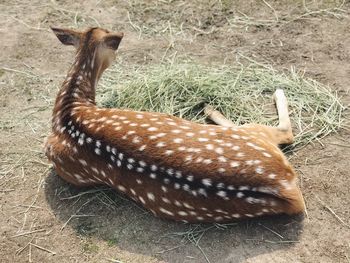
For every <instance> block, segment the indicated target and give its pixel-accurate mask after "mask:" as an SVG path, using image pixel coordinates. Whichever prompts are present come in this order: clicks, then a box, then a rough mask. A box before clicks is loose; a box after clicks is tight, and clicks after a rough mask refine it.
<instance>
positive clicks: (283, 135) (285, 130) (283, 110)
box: [204, 89, 294, 145]
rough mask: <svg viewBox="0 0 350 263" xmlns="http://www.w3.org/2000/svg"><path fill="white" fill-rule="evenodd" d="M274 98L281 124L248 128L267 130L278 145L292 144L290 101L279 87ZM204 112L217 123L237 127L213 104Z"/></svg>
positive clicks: (248, 126)
mask: <svg viewBox="0 0 350 263" xmlns="http://www.w3.org/2000/svg"><path fill="white" fill-rule="evenodd" d="M273 99H274V101H275V103H276V108H277V113H278V120H279V124H278V126H277V127H271V126H266V125H258V124H246V125H244V126H245V127H246V128H250V129H252V130H253V129H254V130H259V131H262V132H265V133H266V135H267V136H268V137H269V139H270V140H271V141H272V142H273V143H274V144H276V145H278V144H291V143H293V141H294V136H293V132H292V125H291V122H290V118H289V114H288V101H287V98H286V96H285V95H284V92H283V90H282V89H277V90H276V92H275V93H274V94H273ZM204 113H205V114H206V115H207V116H208V117H209V118H210V119H211V120H212V121H213V122H215V123H216V124H218V125H221V126H225V127H236V125H235V124H234V123H233V122H232V121H230V120H228V119H227V118H226V117H225V116H224V115H222V114H221V113H220V112H219V111H217V110H214V109H213V107H212V106H210V105H207V106H206V107H205V108H204Z"/></svg>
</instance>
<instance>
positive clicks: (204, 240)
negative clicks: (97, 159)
mask: <svg viewBox="0 0 350 263" xmlns="http://www.w3.org/2000/svg"><path fill="white" fill-rule="evenodd" d="M45 195H46V199H47V201H48V203H49V205H50V206H51V209H52V210H53V212H54V214H55V215H56V216H57V217H58V218H59V220H61V221H62V227H63V228H65V227H71V228H73V229H74V230H75V231H76V232H77V233H78V234H79V235H83V236H94V237H97V238H99V239H102V240H104V241H106V242H107V244H108V245H109V246H118V247H119V248H121V249H124V250H127V251H129V252H132V253H138V254H144V255H151V256H155V257H157V258H159V259H163V260H166V261H169V262H174V261H173V260H172V259H174V258H176V259H177V260H179V259H182V260H180V261H176V262H205V257H207V258H208V259H209V260H210V262H242V261H243V260H246V259H247V258H253V257H256V256H258V255H261V254H265V253H271V251H274V250H285V249H287V248H290V247H291V246H293V245H294V244H295V243H297V242H298V239H299V235H300V234H301V232H302V217H287V216H278V217H269V218H260V219H255V220H249V221H244V222H237V223H233V224H230V225H210V224H202V225H188V224H183V223H176V222H170V221H165V220H162V219H158V218H155V217H154V216H153V215H152V214H150V213H148V212H147V211H145V210H144V209H143V208H141V207H139V206H138V205H136V204H135V203H134V202H132V201H130V200H128V199H126V198H125V197H123V196H121V195H118V194H117V193H116V192H115V191H114V190H112V189H108V188H107V187H94V188H77V187H74V186H72V185H70V184H68V183H66V182H65V181H63V180H62V179H61V178H60V177H59V176H57V175H56V174H55V172H54V171H51V172H50V173H49V176H48V177H47V178H46V187H45ZM191 241H192V242H191ZM197 241H199V242H198V245H199V247H198V246H196V245H195V242H197Z"/></svg>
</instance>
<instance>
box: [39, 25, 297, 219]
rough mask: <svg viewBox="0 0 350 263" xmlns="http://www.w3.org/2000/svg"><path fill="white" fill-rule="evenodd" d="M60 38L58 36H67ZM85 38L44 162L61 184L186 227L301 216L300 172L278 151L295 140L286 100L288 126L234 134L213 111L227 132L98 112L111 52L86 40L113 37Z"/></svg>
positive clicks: (95, 33)
mask: <svg viewBox="0 0 350 263" xmlns="http://www.w3.org/2000/svg"><path fill="white" fill-rule="evenodd" d="M56 30H57V29H56ZM62 32H63V33H62ZM89 32H90V33H89ZM68 33H72V32H71V31H69V32H68ZM56 34H58V36H59V38H60V36H62V35H63V34H67V31H59V32H56ZM59 34H61V35H59ZM75 34H76V33H75ZM80 34H81V35H80V38H81V39H80V42H79V49H78V55H77V57H76V62H75V63H74V65H73V67H72V69H71V70H70V73H69V74H68V76H67V79H66V81H65V82H64V84H63V87H62V89H61V90H60V92H59V94H58V96H57V99H56V104H55V108H54V112H53V134H52V135H51V136H50V137H49V138H48V141H47V143H46V152H47V156H48V158H49V159H50V161H51V162H52V163H53V164H54V167H55V169H56V171H57V173H58V174H59V175H60V176H61V177H62V178H64V179H65V180H67V181H68V182H70V183H72V184H75V185H79V186H87V185H95V184H107V185H109V186H111V187H113V188H115V189H116V190H117V191H119V192H122V193H123V194H125V195H127V196H129V197H130V198H131V199H133V200H134V201H136V202H138V203H140V204H141V205H143V206H144V207H145V208H147V209H149V210H150V211H152V213H153V214H155V215H157V216H160V217H164V218H169V219H174V220H182V221H185V222H198V221H200V222H214V221H217V222H225V221H231V220H234V219H237V218H246V217H255V216H261V215H271V214H277V213H287V214H295V213H300V212H302V211H303V210H304V202H303V198H302V195H301V192H300V190H299V188H298V187H297V185H296V173H295V172H294V170H293V168H292V167H291V165H290V164H289V163H288V161H287V160H286V158H285V157H284V155H283V153H282V152H281V151H280V150H279V148H278V144H279V143H286V142H287V143H288V142H289V143H290V142H291V141H292V138H293V137H292V134H291V129H290V123H289V119H283V118H285V114H286V112H285V111H286V105H285V107H284V106H283V105H284V104H283V102H284V101H283V100H284V99H285V97H284V96H282V95H283V93H281V92H280V93H278V94H277V95H276V102H277V108H278V109H279V110H280V111H281V112H279V113H281V114H282V115H283V116H280V120H281V122H282V124H281V125H282V126H285V127H282V126H281V127H278V128H274V127H268V126H263V125H256V124H250V125H244V126H240V127H235V126H233V125H232V124H231V123H230V122H229V121H227V120H226V119H224V118H223V116H222V115H220V114H219V113H218V112H216V111H213V110H211V109H209V108H208V109H207V114H208V115H209V116H210V117H211V118H212V119H213V120H214V121H216V122H217V123H219V124H222V125H226V126H217V125H202V124H197V123H193V122H189V121H186V120H183V119H180V118H177V117H174V116H170V115H166V114H161V113H149V112H135V111H130V110H117V109H102V108H98V107H97V106H96V105H95V86H96V83H97V80H98V79H99V77H100V76H101V74H102V72H103V70H104V69H105V68H106V67H108V65H109V64H110V63H111V61H110V58H109V57H107V58H106V57H105V54H108V52H109V51H108V52H107V53H106V51H105V50H102V51H101V50H99V49H98V48H96V47H95V49H93V50H90V49H89V48H88V49H87V50H86V48H85V49H84V45H88V46H89V47H91V46H92V47H93V44H91V43H90V42H88V40H87V36H86V35H87V34H90V37H91V38H94V37H95V38H98V37H100V38H101V36H103V37H104V36H105V35H108V34H109V32H106V31H103V30H102V29H90V30H89V31H86V32H85V33H84V34H83V33H80ZM119 38H120V39H121V36H120V35H119ZM60 40H61V41H62V39H61V38H60ZM84 41H85V42H84ZM119 41H120V40H119ZM62 42H64V41H62ZM112 44H115V43H113V42H112ZM118 44H119V42H118ZM114 47H115V46H114ZM113 49H114V48H113ZM84 50H85V52H83V51H84ZM115 50H116V48H115ZM98 52H100V53H98ZM101 52H102V55H101ZM103 52H104V53H103ZM278 100H282V104H281V102H280V103H279V102H278ZM285 103H286V102H285ZM287 117H288V112H287ZM288 125H289V126H288ZM227 126H228V127H227Z"/></svg>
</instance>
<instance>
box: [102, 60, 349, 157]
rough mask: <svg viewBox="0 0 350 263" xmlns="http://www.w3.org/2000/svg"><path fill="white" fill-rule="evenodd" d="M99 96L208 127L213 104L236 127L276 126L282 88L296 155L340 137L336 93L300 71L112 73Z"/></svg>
mask: <svg viewBox="0 0 350 263" xmlns="http://www.w3.org/2000/svg"><path fill="white" fill-rule="evenodd" d="M101 85H102V86H103V87H104V89H103V90H102V92H101V93H100V94H99V95H100V98H101V99H102V103H103V104H104V106H107V107H113V108H129V109H133V110H142V111H155V112H164V113H169V114H172V115H176V116H180V117H183V118H185V119H189V120H193V121H197V122H205V121H206V120H205V116H204V115H203V112H202V110H203V106H204V105H205V104H210V105H212V106H214V107H215V108H216V109H218V110H219V111H221V112H222V113H223V114H224V115H225V116H226V117H227V118H229V119H231V120H232V121H233V122H235V123H237V124H244V123H250V122H255V123H261V124H269V125H276V124H277V114H276V111H275V109H274V104H273V101H272V94H273V92H274V91H275V90H276V89H277V88H282V89H283V90H284V91H285V93H286V95H287V98H288V100H289V105H290V113H291V118H292V122H293V125H294V127H293V129H294V134H295V135H296V138H295V143H294V144H293V146H292V147H290V148H289V149H294V150H295V149H297V148H300V147H302V146H304V145H307V144H308V143H310V142H312V141H314V140H317V139H320V138H323V137H324V136H326V135H328V134H329V133H331V132H336V131H337V129H338V128H339V127H340V126H341V124H342V111H343V109H344V107H343V106H342V104H341V102H340V100H339V97H338V95H337V93H336V92H332V91H331V90H330V89H329V88H328V87H326V86H324V85H322V84H320V83H319V82H316V81H314V80H311V79H307V78H305V77H304V76H303V75H302V74H300V73H297V72H295V71H293V70H292V71H291V72H289V73H288V74H286V73H277V72H276V71H275V70H273V69H272V68H270V67H263V66H261V65H257V64H256V63H252V64H250V65H248V66H235V67H232V66H220V67H206V66H200V65H196V64H193V63H183V64H181V63H174V64H171V65H162V64H161V65H153V66H147V67H144V68H134V69H128V70H125V69H123V68H121V67H119V66H118V65H117V66H115V67H114V68H112V69H111V70H109V71H108V73H107V74H106V75H105V77H104V79H103V81H102V83H101Z"/></svg>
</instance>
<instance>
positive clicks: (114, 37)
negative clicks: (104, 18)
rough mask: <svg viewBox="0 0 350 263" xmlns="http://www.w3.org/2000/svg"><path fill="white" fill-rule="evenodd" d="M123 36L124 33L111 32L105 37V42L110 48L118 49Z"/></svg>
mask: <svg viewBox="0 0 350 263" xmlns="http://www.w3.org/2000/svg"><path fill="white" fill-rule="evenodd" d="M123 36H124V34H123V33H115V34H110V35H107V36H105V37H104V39H103V42H104V43H105V45H106V46H107V47H108V48H110V49H113V50H117V49H118V47H119V44H120V42H121V41H122V38H123Z"/></svg>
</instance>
